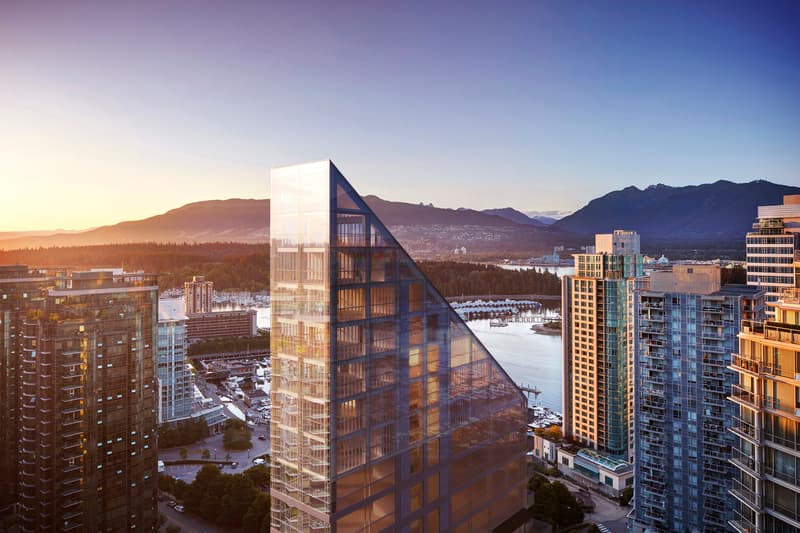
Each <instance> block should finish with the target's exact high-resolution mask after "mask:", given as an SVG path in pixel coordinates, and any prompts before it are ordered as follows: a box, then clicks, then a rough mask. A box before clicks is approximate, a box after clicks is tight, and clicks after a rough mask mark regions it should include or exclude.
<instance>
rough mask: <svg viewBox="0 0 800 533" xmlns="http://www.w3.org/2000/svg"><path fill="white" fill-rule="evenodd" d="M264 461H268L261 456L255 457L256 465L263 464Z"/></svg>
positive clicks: (254, 462)
mask: <svg viewBox="0 0 800 533" xmlns="http://www.w3.org/2000/svg"><path fill="white" fill-rule="evenodd" d="M264 463H266V461H265V460H264V459H262V458H261V457H256V458H255V459H253V464H254V465H263V464H264Z"/></svg>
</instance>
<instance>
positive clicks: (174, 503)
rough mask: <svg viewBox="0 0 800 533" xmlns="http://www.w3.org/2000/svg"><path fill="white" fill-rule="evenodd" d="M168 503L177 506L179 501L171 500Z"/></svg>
mask: <svg viewBox="0 0 800 533" xmlns="http://www.w3.org/2000/svg"><path fill="white" fill-rule="evenodd" d="M167 505H169V506H170V507H175V506H176V505H178V502H176V501H175V500H170V501H169V503H168V504H167Z"/></svg>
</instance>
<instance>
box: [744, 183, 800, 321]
mask: <svg viewBox="0 0 800 533" xmlns="http://www.w3.org/2000/svg"><path fill="white" fill-rule="evenodd" d="M746 242H747V284H748V285H755V286H758V287H761V288H762V289H764V292H765V298H766V304H767V314H768V315H769V316H774V313H775V312H774V309H773V308H772V305H771V304H774V303H775V302H776V301H778V299H779V297H780V296H781V295H782V294H783V291H784V290H786V289H789V288H792V287H794V266H793V264H794V257H795V251H796V250H798V249H799V248H800V195H798V194H795V195H789V196H784V197H783V204H782V205H762V206H759V207H758V220H757V221H756V223H755V224H753V231H751V232H749V233H748V234H747V241H746Z"/></svg>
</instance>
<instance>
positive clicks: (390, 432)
mask: <svg viewBox="0 0 800 533" xmlns="http://www.w3.org/2000/svg"><path fill="white" fill-rule="evenodd" d="M270 197H271V202H272V205H271V223H270V228H271V281H270V284H271V298H272V332H271V344H272V345H271V349H272V369H273V379H272V406H273V407H272V424H271V437H272V463H273V466H272V468H273V470H272V478H271V479H272V486H271V495H272V529H273V531H339V532H345V531H346V532H353V531H414V532H416V531H420V532H421V531H431V532H432V531H455V532H463V531H491V530H492V529H493V528H494V527H495V526H497V525H498V524H500V523H502V522H503V521H505V520H506V519H507V518H509V517H510V516H511V515H513V514H514V513H515V512H517V511H518V510H520V509H522V508H523V507H525V506H526V489H525V482H526V465H525V452H526V443H525V428H526V414H527V410H526V399H525V397H524V396H523V394H522V393H521V392H520V391H519V389H518V388H517V387H516V386H515V384H514V383H513V382H512V380H511V379H510V378H509V377H508V375H507V374H506V373H505V372H504V371H503V369H502V368H501V367H500V366H499V365H498V363H497V362H496V361H495V360H494V359H493V358H492V356H491V355H490V354H489V353H488V352H487V351H486V349H485V348H484V347H483V346H482V345H481V344H480V342H479V341H478V340H477V339H476V338H475V337H474V336H473V335H472V334H471V333H470V331H469V329H468V328H467V327H466V325H465V324H464V323H463V322H462V321H461V320H460V319H459V318H458V316H457V315H456V313H455V312H454V311H453V310H452V309H451V308H450V306H449V305H448V304H447V302H446V301H445V300H444V299H443V298H442V297H441V296H440V295H439V294H438V292H437V291H436V290H435V289H434V287H433V286H432V285H431V284H430V283H429V282H428V281H427V280H426V279H425V277H424V276H423V275H422V273H421V272H420V271H419V269H418V268H417V267H416V265H415V264H414V262H413V261H412V260H411V259H410V258H409V256H408V255H407V254H406V252H405V251H404V250H403V249H402V248H401V247H400V246H399V245H398V244H397V242H396V241H395V239H394V238H393V237H392V235H391V234H390V233H389V232H388V231H387V229H386V228H385V227H384V226H383V224H382V223H381V222H380V220H378V218H377V217H376V216H375V214H374V213H372V211H371V210H370V209H369V208H368V207H367V205H366V204H365V203H364V202H363V200H362V199H361V198H360V197H359V195H358V194H357V193H356V192H355V191H354V190H353V188H352V187H351V186H350V184H349V183H348V182H347V181H346V180H345V178H344V177H343V176H342V175H341V173H340V172H339V171H338V169H337V168H336V167H335V166H334V165H333V164H332V163H331V162H330V161H322V162H317V163H309V164H304V165H297V166H292V167H284V168H278V169H273V171H272V192H271V195H270Z"/></svg>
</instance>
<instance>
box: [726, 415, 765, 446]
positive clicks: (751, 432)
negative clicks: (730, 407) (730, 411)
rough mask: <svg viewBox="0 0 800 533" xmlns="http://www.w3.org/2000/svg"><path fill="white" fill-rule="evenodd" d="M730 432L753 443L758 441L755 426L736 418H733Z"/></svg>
mask: <svg viewBox="0 0 800 533" xmlns="http://www.w3.org/2000/svg"><path fill="white" fill-rule="evenodd" d="M731 431H732V432H733V433H734V434H736V435H740V436H743V437H745V438H749V439H750V440H754V441H758V440H759V438H760V437H759V432H758V430H757V429H756V426H755V424H753V423H752V422H746V421H745V420H742V419H741V418H739V417H737V416H735V417H733V423H732V424H731Z"/></svg>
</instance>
